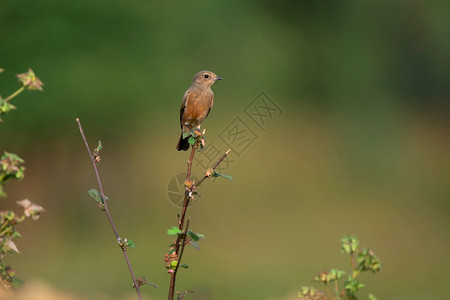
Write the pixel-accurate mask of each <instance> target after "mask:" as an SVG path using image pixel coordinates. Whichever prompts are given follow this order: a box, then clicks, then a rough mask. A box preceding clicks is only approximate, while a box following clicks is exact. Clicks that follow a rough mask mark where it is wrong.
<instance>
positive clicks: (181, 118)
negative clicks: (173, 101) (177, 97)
mask: <svg viewBox="0 0 450 300" xmlns="http://www.w3.org/2000/svg"><path fill="white" fill-rule="evenodd" d="M189 94H190V90H187V91H186V92H185V93H184V96H183V102H182V103H181V108H180V125H181V129H183V124H181V121H182V120H183V114H184V110H185V109H186V105H187V102H188V98H189Z"/></svg>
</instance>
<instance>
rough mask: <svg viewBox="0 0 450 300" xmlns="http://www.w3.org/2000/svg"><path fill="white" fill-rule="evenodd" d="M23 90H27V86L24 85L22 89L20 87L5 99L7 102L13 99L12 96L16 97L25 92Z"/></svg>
mask: <svg viewBox="0 0 450 300" xmlns="http://www.w3.org/2000/svg"><path fill="white" fill-rule="evenodd" d="M23 90H25V86H22V87H21V88H20V89H18V90H17V91H15V92H14V93H12V94H11V95H9V96H8V97H6V98H5V99H4V100H5V101H6V102H8V101H9V100H11V99H12V98H14V97H16V96H17V95H19V94H20V93H22V92H23Z"/></svg>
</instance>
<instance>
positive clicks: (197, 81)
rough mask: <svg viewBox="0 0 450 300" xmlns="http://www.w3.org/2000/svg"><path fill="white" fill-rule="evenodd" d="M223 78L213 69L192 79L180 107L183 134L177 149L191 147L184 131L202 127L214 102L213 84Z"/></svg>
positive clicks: (184, 149)
mask: <svg viewBox="0 0 450 300" xmlns="http://www.w3.org/2000/svg"><path fill="white" fill-rule="evenodd" d="M221 79H222V78H221V77H219V76H217V75H216V74H214V73H213V72H211V71H206V70H205V71H200V72H198V73H197V74H195V76H194V79H192V84H191V86H190V87H189V88H188V89H187V91H186V92H185V93H184V96H183V103H181V109H180V125H181V136H180V140H179V141H178V145H177V150H178V151H180V150H183V151H186V150H188V149H189V142H188V140H189V137H186V138H183V133H184V132H188V131H190V130H193V129H195V127H198V128H200V124H201V123H202V122H203V120H205V119H206V117H207V116H208V114H209V111H210V110H211V108H212V106H213V102H214V93H213V91H212V90H211V86H212V85H213V84H214V82H216V80H221Z"/></svg>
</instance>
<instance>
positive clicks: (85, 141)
mask: <svg viewBox="0 0 450 300" xmlns="http://www.w3.org/2000/svg"><path fill="white" fill-rule="evenodd" d="M76 121H77V123H78V127H79V128H80V133H81V136H82V137H83V141H84V144H85V145H86V149H87V151H88V153H89V156H90V158H91V161H92V165H93V166H94V171H95V176H96V177H97V182H98V186H99V188H100V193H101V195H102V202H103V205H104V208H105V212H106V216H107V217H108V220H109V223H110V224H111V227H112V229H113V231H114V234H115V236H116V239H117V241H118V242H119V241H121V238H120V237H119V234H118V233H117V229H116V226H115V225H114V222H113V220H112V217H111V214H110V213H109V209H108V205H107V204H106V198H105V194H104V193H103V187H102V182H101V181H100V175H99V174H98V170H97V164H96V163H95V159H94V156H93V155H92V153H91V150H90V148H89V144H88V142H87V140H86V137H85V135H84V132H83V128H82V127H81V122H80V119H78V118H77V119H76ZM120 248H121V249H122V253H123V256H124V257H125V261H126V262H127V265H128V270H130V274H131V278H132V279H133V284H134V287H135V288H136V293H137V294H138V297H139V300H142V295H141V290H140V289H139V284H138V283H137V281H136V277H135V276H134V272H133V268H132V267H131V263H130V260H129V259H128V255H127V250H126V248H125V247H122V246H121V247H120Z"/></svg>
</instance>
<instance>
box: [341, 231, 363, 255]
mask: <svg viewBox="0 0 450 300" xmlns="http://www.w3.org/2000/svg"><path fill="white" fill-rule="evenodd" d="M358 246H359V240H358V238H356V236H354V235H345V236H344V237H343V238H342V239H341V252H342V253H345V254H348V255H353V253H355V252H356V251H357V250H358Z"/></svg>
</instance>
